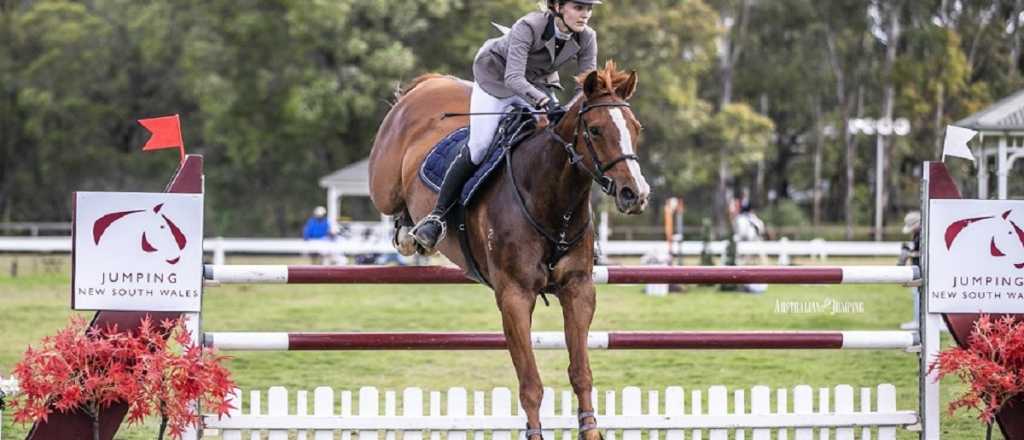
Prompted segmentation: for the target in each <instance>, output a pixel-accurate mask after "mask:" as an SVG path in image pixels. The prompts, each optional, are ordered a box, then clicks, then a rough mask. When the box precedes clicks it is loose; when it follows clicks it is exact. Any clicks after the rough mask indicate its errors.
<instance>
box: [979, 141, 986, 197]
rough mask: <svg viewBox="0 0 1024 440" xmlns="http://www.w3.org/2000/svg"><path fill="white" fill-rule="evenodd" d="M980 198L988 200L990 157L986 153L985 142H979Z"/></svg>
mask: <svg viewBox="0 0 1024 440" xmlns="http://www.w3.org/2000/svg"><path fill="white" fill-rule="evenodd" d="M978 143H979V144H980V145H981V146H980V147H978V198H979V199H987V198H988V155H987V154H986V153H985V140H984V139H982V140H981V141H979V142H978Z"/></svg>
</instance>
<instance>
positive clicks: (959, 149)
mask: <svg viewBox="0 0 1024 440" xmlns="http://www.w3.org/2000/svg"><path fill="white" fill-rule="evenodd" d="M977 134H978V132H977V131H974V130H971V129H967V128H963V127H956V126H953V125H947V126H946V142H945V143H944V144H943V145H942V160H943V161H945V160H946V156H956V157H962V158H964V159H968V160H970V161H971V162H974V155H973V154H971V149H970V148H968V147H967V141H969V140H971V138H973V137H974V136H975V135H977Z"/></svg>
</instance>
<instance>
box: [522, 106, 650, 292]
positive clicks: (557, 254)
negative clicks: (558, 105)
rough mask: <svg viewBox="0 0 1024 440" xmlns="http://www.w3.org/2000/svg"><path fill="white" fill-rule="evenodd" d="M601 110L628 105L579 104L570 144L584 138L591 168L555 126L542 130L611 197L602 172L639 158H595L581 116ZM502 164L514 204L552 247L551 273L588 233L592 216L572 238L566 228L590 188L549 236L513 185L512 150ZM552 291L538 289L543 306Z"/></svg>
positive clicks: (609, 182)
mask: <svg viewBox="0 0 1024 440" xmlns="http://www.w3.org/2000/svg"><path fill="white" fill-rule="evenodd" d="M609 95H610V94H609ZM601 96H607V95H601ZM599 97H600V96H599ZM603 107H630V105H629V104H628V103H626V102H624V101H619V102H610V103H602V104H594V105H587V104H586V103H584V104H582V107H581V108H580V111H579V113H577V115H576V127H575V128H574V129H573V135H572V139H573V141H576V140H578V139H579V138H580V137H581V136H582V137H583V140H584V143H585V144H586V145H587V150H588V151H589V152H590V158H591V165H592V167H590V166H587V165H585V164H584V163H583V162H584V160H583V156H582V155H580V154H579V153H578V152H576V147H575V145H574V144H573V143H572V142H566V141H565V139H564V138H562V136H561V135H559V134H558V133H557V132H556V131H555V130H554V128H553V126H554V124H549V125H548V126H547V128H545V130H546V131H547V132H548V134H549V135H550V136H551V141H553V142H556V143H558V144H561V145H562V148H564V149H565V152H566V153H567V154H568V155H569V164H570V165H572V166H575V167H577V168H579V169H581V170H583V171H584V172H586V173H587V174H589V175H590V177H591V179H592V180H593V181H594V182H595V183H597V184H598V186H600V187H601V190H602V191H603V192H604V193H605V194H608V195H611V196H614V194H615V182H614V181H613V180H612V179H611V178H610V177H608V176H606V175H605V173H607V172H608V170H610V169H611V168H612V167H613V166H615V165H616V164H618V163H619V162H622V161H626V160H634V161H638V162H639V160H640V158H639V157H638V156H637V155H636V154H623V155H621V156H619V157H617V158H615V159H614V160H612V161H610V162H608V163H607V164H604V163H602V162H601V160H600V159H598V157H597V149H596V148H594V140H593V138H592V137H591V134H590V126H589V125H587V121H586V120H585V119H583V115H585V114H587V112H589V111H591V110H593V109H596V108H603ZM581 128H582V129H583V133H582V135H581V133H580V129H581ZM505 161H506V167H505V169H506V171H507V173H508V178H509V180H510V181H511V183H512V189H513V192H514V193H515V195H516V199H517V201H518V202H519V206H520V207H521V208H522V210H523V213H525V214H526V220H527V221H529V223H530V225H531V226H533V228H534V229H535V230H536V231H537V232H539V233H540V235H541V236H543V237H544V238H545V239H547V241H548V242H549V243H551V245H552V247H553V249H552V252H551V254H550V255H549V256H548V261H547V268H548V270H549V271H553V270H554V269H555V265H556V264H558V261H559V260H561V259H562V257H564V256H565V255H566V254H568V253H569V250H570V249H572V247H573V246H575V245H576V243H579V241H580V240H581V239H582V238H583V236H584V235H585V233H586V232H587V228H588V227H589V226H590V222H591V221H593V219H592V217H593V215H591V216H590V217H591V218H588V220H587V224H585V225H584V226H583V228H581V229H580V230H579V231H578V232H577V233H576V234H573V235H572V236H571V237H570V236H568V234H569V227H570V226H571V224H572V219H573V217H574V215H575V212H574V211H575V210H576V208H577V207H579V206H581V205H582V204H583V200H584V199H585V198H586V197H587V195H588V194H589V193H590V191H589V187H587V188H584V189H583V190H581V191H580V195H579V196H577V197H576V200H575V202H574V203H572V204H571V205H570V206H569V209H568V211H566V212H565V213H564V214H562V217H561V220H562V221H561V225H560V228H559V230H558V231H557V232H555V233H552V232H551V231H548V230H547V229H546V228H544V227H543V226H541V225H540V223H539V222H538V221H537V220H536V219H534V218H533V215H532V214H531V213H530V210H529V209H528V208H527V206H526V200H525V199H524V198H523V195H522V193H521V191H520V189H519V184H518V183H517V182H516V178H515V173H514V172H513V171H512V153H511V148H508V147H506V151H505ZM555 290H556V288H555V286H553V285H548V286H546V287H544V288H543V289H541V298H542V299H543V300H544V303H545V304H547V302H548V300H547V298H546V297H545V296H544V293H553V292H555Z"/></svg>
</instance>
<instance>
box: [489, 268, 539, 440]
mask: <svg viewBox="0 0 1024 440" xmlns="http://www.w3.org/2000/svg"><path fill="white" fill-rule="evenodd" d="M495 294H496V295H497V302H498V309H500V310H501V322H502V326H503V327H504V330H505V340H506V341H507V343H508V352H509V354H510V355H512V364H513V365H514V366H515V369H516V376H518V378H519V403H520V404H521V405H522V406H523V410H525V411H526V427H527V432H528V434H529V435H528V437H527V440H530V438H533V439H540V438H541V432H540V427H541V426H540V403H541V399H542V398H543V397H544V386H543V384H542V383H541V380H540V372H539V371H537V360H536V359H535V358H534V356H533V344H532V342H531V341H532V338H531V336H530V328H531V326H532V322H533V307H534V305H535V304H536V302H537V296H536V294H535V293H534V292H532V291H529V290H528V289H525V288H521V287H518V286H514V287H510V286H506V287H500V286H499V288H498V289H496V291H495Z"/></svg>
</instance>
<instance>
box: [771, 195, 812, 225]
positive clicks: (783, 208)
mask: <svg viewBox="0 0 1024 440" xmlns="http://www.w3.org/2000/svg"><path fill="white" fill-rule="evenodd" d="M761 217H762V219H763V220H764V222H765V223H766V224H768V225H769V226H770V227H774V228H778V227H792V226H809V225H810V224H811V222H810V220H809V219H808V218H807V214H806V213H805V212H804V210H803V208H801V207H800V205H798V204H797V203H796V202H794V201H792V200H788V199H787V200H779V201H777V202H775V203H773V204H771V205H769V206H768V209H765V210H764V211H763V213H762V214H761Z"/></svg>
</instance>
